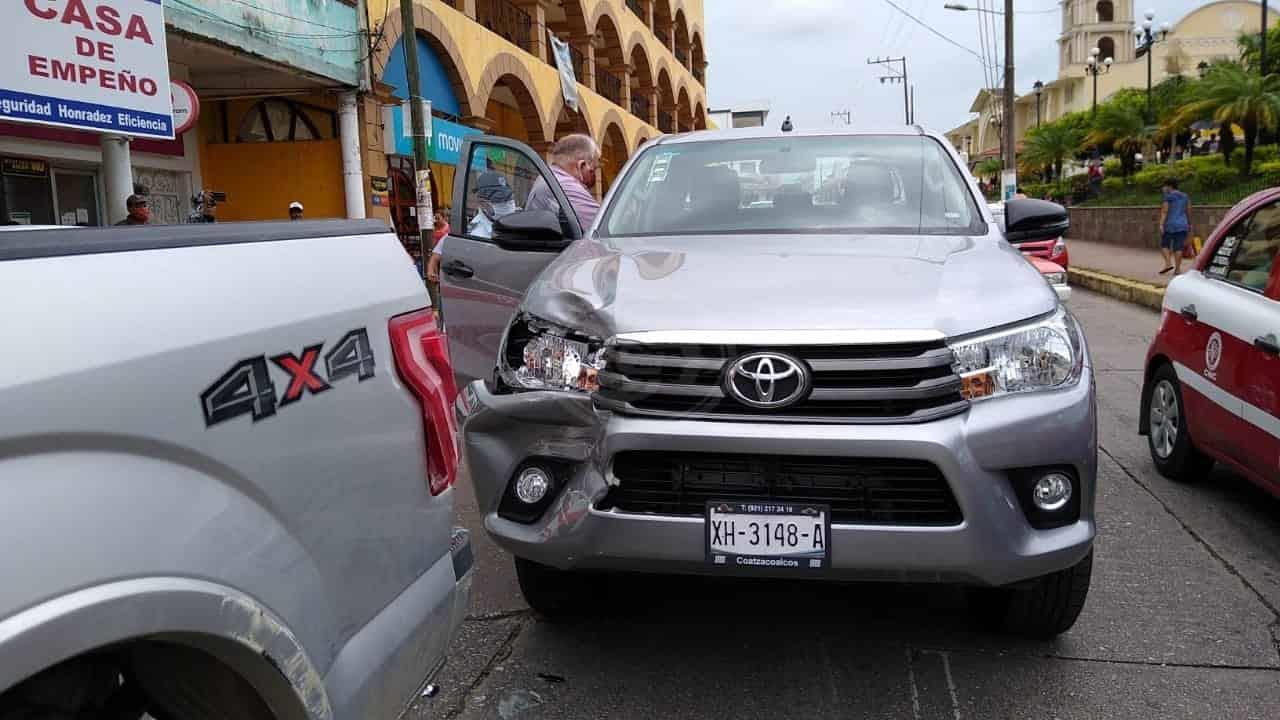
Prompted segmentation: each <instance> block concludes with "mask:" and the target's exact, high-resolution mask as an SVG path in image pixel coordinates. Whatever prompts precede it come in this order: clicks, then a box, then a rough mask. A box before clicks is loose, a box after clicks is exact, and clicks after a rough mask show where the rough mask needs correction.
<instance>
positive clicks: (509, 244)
mask: <svg viewBox="0 0 1280 720" xmlns="http://www.w3.org/2000/svg"><path fill="white" fill-rule="evenodd" d="M493 242H494V243H496V244H497V245H498V247H500V248H502V249H503V250H528V251H533V252H560V251H561V250H563V249H564V248H565V247H566V246H567V245H568V244H569V241H568V240H566V239H565V237H564V228H563V227H561V225H560V217H559V216H558V215H556V214H555V213H553V212H551V211H550V210H517V211H516V212H513V213H511V214H509V215H503V216H502V217H500V218H498V219H497V220H495V221H494V223H493Z"/></svg>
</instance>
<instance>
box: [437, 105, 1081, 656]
mask: <svg viewBox="0 0 1280 720" xmlns="http://www.w3.org/2000/svg"><path fill="white" fill-rule="evenodd" d="M489 172H497V173H501V174H502V176H503V177H504V178H506V179H507V182H508V184H509V185H510V186H511V187H512V188H513V191H514V195H515V198H514V204H515V205H516V206H517V207H522V206H524V205H525V201H526V198H527V196H528V194H529V190H528V188H530V187H534V186H537V183H542V182H545V183H547V184H548V185H549V186H551V187H552V188H553V190H554V193H555V194H556V196H557V199H558V201H559V203H560V206H561V207H562V208H568V207H569V205H568V204H567V202H566V200H565V197H564V194H563V193H562V192H561V189H560V188H559V187H558V183H557V182H556V179H555V176H554V175H552V174H551V173H550V172H549V171H548V168H547V166H546V164H545V163H544V162H543V161H542V158H541V157H539V155H538V153H536V152H534V151H533V150H531V149H530V148H528V147H527V146H525V145H523V144H521V143H518V142H516V141H513V140H509V139H505V138H495V137H483V136H475V137H470V138H468V139H467V140H466V141H465V143H464V144H463V149H462V159H461V161H460V164H459V166H458V173H459V178H460V180H459V182H458V183H457V184H456V185H455V186H454V187H455V195H454V203H453V213H454V216H453V218H452V222H451V226H452V227H453V229H454V234H452V235H450V236H449V239H448V241H447V243H446V246H445V251H444V262H443V265H442V278H443V290H442V293H443V298H444V299H443V305H444V308H443V309H444V315H445V317H446V318H447V320H448V336H449V342H450V349H451V356H452V358H453V360H454V369H455V371H456V373H457V375H458V378H459V384H460V386H464V387H463V390H462V396H461V398H460V400H459V402H458V410H459V414H460V415H461V416H462V418H463V428H462V446H463V452H464V454H465V457H466V466H467V468H468V475H469V476H470V478H471V480H472V482H473V484H474V486H475V492H476V497H477V501H478V503H477V504H478V507H479V510H480V513H481V514H482V516H483V518H484V527H485V528H486V530H487V531H488V532H489V533H490V534H491V535H492V536H493V537H494V539H495V540H496V541H497V543H499V544H500V545H501V546H502V547H504V548H506V549H507V550H508V551H510V552H511V553H512V554H513V555H514V556H515V567H516V573H517V577H518V579H519V582H520V588H521V590H522V592H523V593H524V597H525V599H526V600H527V601H528V602H529V604H530V605H531V606H532V607H534V608H535V609H537V610H539V611H541V612H543V613H546V614H548V615H554V614H564V613H572V612H573V611H575V610H577V609H582V608H585V607H591V606H593V605H594V606H595V607H596V609H599V607H600V606H599V605H598V604H597V603H598V598H599V597H600V596H599V594H598V592H597V587H598V583H599V582H600V580H599V577H598V576H597V575H593V573H594V572H598V571H638V572H670V573H689V574H704V575H717V576H720V575H738V576H747V577H808V578H815V579H825V580H859V579H864V580H865V579H881V580H899V581H919V582H946V583H954V584H959V585H964V586H968V587H970V588H971V589H973V598H974V607H975V610H977V611H978V612H979V613H980V614H981V615H982V617H984V618H988V619H992V620H995V621H996V622H997V623H998V624H999V625H1000V626H1002V627H1004V628H1005V629H1007V630H1012V631H1016V632H1020V633H1024V634H1027V635H1033V636H1039V637H1044V636H1051V635H1056V634H1058V633H1061V632H1064V631H1066V630H1067V629H1068V628H1070V627H1071V626H1072V624H1073V623H1074V622H1075V621H1076V618H1077V617H1078V615H1079V613H1080V610H1081V608H1082V607H1083V605H1084V601H1085V596H1086V594H1087V592H1088V587H1089V582H1090V577H1091V573H1092V557H1093V555H1092V547H1093V538H1094V532H1095V524H1094V497H1095V489H1094V488H1095V485H1094V480H1095V475H1096V469H1097V458H1096V447H1097V445H1096V442H1097V439H1096V422H1095V415H1094V413H1095V403H1094V388H1093V382H1092V377H1091V373H1092V370H1091V368H1090V364H1089V359H1088V358H1089V355H1088V352H1087V350H1086V344H1085V339H1084V335H1083V333H1082V331H1081V329H1080V326H1079V324H1078V323H1077V322H1076V320H1075V318H1074V317H1072V315H1071V313H1070V312H1069V311H1068V310H1067V309H1066V307H1065V306H1064V305H1063V304H1062V303H1061V302H1060V301H1059V300H1058V299H1057V298H1056V297H1055V296H1054V293H1053V292H1052V291H1051V290H1050V288H1049V286H1048V285H1047V284H1046V283H1045V281H1044V279H1043V277H1042V276H1041V275H1040V274H1039V273H1038V272H1036V270H1035V269H1034V268H1033V267H1031V265H1030V263H1028V262H1027V261H1026V260H1025V258H1024V257H1023V256H1020V255H1019V254H1018V253H1017V252H1016V251H1014V250H1013V249H1012V248H1011V247H1010V246H1009V245H1008V244H1007V243H1006V242H1005V239H1004V235H1005V233H1002V232H1001V231H999V230H998V229H997V228H995V227H994V225H993V223H992V218H991V216H990V213H989V212H988V210H987V207H986V204H985V203H984V202H982V201H981V196H980V195H979V193H978V188H977V186H976V185H975V184H974V182H973V179H972V177H970V176H969V175H968V173H966V172H965V171H964V170H963V166H962V165H961V164H960V162H959V158H958V157H957V156H956V154H955V152H954V150H953V149H952V148H951V147H950V145H949V144H948V143H946V142H945V141H944V140H943V139H942V138H940V137H937V136H933V135H929V134H926V133H923V132H921V131H920V130H919V129H917V128H895V129H893V130H887V131H883V132H849V131H843V130H799V129H797V130H794V131H792V132H786V131H783V132H779V131H777V130H774V129H772V128H751V129H737V130H726V131H716V132H694V133H688V134H682V135H678V136H665V137H663V138H661V139H658V140H654V141H651V142H649V143H648V144H646V145H645V147H644V148H642V149H641V150H640V151H639V152H638V153H636V154H635V155H634V156H633V157H632V159H631V160H630V161H629V162H628V164H627V166H626V167H625V168H624V169H623V170H622V174H621V176H620V179H619V181H618V182H617V183H616V184H615V185H614V187H613V188H612V189H611V190H610V192H609V194H608V196H607V197H606V199H605V201H604V205H603V207H602V209H601V210H600V213H599V214H598V215H597V216H596V220H595V223H594V226H593V227H591V228H580V227H578V226H577V224H576V222H575V221H574V218H573V217H572V215H573V213H561V214H560V216H559V217H558V216H557V214H555V213H552V212H549V211H546V210H516V211H514V212H511V213H510V214H506V215H503V216H502V217H500V218H498V219H497V220H496V221H495V222H494V224H493V228H494V232H493V234H492V236H486V235H480V234H477V233H474V232H471V231H470V230H469V228H470V227H472V226H473V225H475V223H472V222H471V221H472V218H473V217H474V216H475V215H476V214H477V213H487V212H489V209H488V208H486V206H485V204H484V202H483V198H480V197H478V196H477V195H476V193H475V192H474V190H471V191H470V192H469V191H468V188H474V187H475V186H476V185H477V184H478V180H479V178H480V177H481V176H482V174H483V173H489ZM747 173H751V174H752V175H757V174H758V175H760V176H763V177H764V178H765V179H766V180H767V182H766V183H759V185H761V186H765V187H769V188H772V189H771V190H769V191H768V192H769V193H770V194H771V197H770V198H768V200H769V202H768V203H767V204H766V203H758V202H744V198H743V186H744V182H745V176H746V174H747ZM819 174H820V175H821V176H822V177H829V176H830V177H835V178H840V179H842V182H841V183H840V184H839V191H838V192H832V193H816V192H810V190H809V189H808V187H806V186H805V185H804V184H802V183H793V182H789V180H790V179H791V178H796V177H809V178H811V177H815V176H819ZM1008 212H1009V231H1008V235H1010V236H1012V237H1014V238H1018V237H1022V236H1024V235H1026V236H1035V235H1040V236H1044V235H1047V234H1050V233H1053V234H1060V233H1061V231H1062V230H1064V229H1065V226H1066V222H1067V214H1066V212H1065V210H1064V209H1063V208H1062V207H1061V206H1058V205H1054V204H1052V203H1046V202H1043V201H1039V200H1017V201H1015V202H1014V203H1010V205H1009V209H1008ZM984 213H985V214H984ZM468 233H470V234H468ZM575 241H576V242H575Z"/></svg>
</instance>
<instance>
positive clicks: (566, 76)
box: [547, 30, 578, 112]
mask: <svg viewBox="0 0 1280 720" xmlns="http://www.w3.org/2000/svg"><path fill="white" fill-rule="evenodd" d="M547 35H548V36H549V37H550V38H551V54H552V55H554V56H555V59H556V69H558V70H559V71H560V92H561V93H563V94H564V104H565V105H567V106H569V109H570V110H573V111H574V112H578V78H577V77H576V75H575V74H574V72H573V55H571V54H570V53H569V43H567V42H564V41H563V40H561V39H560V38H558V37H556V36H555V35H553V34H552V33H551V31H549V30H548V31H547Z"/></svg>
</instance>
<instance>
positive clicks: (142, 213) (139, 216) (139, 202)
mask: <svg viewBox="0 0 1280 720" xmlns="http://www.w3.org/2000/svg"><path fill="white" fill-rule="evenodd" d="M124 206H125V208H126V209H128V211H129V214H128V215H126V216H125V218H124V219H123V220H121V221H120V222H118V223H116V225H146V224H147V221H148V220H150V219H151V208H150V207H148V205H147V199H146V198H144V197H142V196H141V195H130V196H129V199H128V200H125V201H124Z"/></svg>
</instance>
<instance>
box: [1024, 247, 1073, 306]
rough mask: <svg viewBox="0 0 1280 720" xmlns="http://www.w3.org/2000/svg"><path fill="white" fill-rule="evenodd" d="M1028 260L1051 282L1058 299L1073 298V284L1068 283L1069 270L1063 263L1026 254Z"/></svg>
mask: <svg viewBox="0 0 1280 720" xmlns="http://www.w3.org/2000/svg"><path fill="white" fill-rule="evenodd" d="M1023 257H1025V258H1026V259H1027V262H1029V263H1031V264H1032V266H1034V267H1035V269H1036V270H1039V271H1040V276H1041V277H1043V278H1044V281H1045V282H1047V283H1049V287H1051V288H1053V291H1054V292H1055V293H1057V294H1058V299H1059V300H1061V301H1062V302H1066V301H1067V300H1070V299H1071V286H1070V285H1068V284H1067V271H1066V269H1064V268H1063V267H1062V266H1061V265H1059V264H1058V263H1055V262H1050V261H1048V260H1045V259H1043V258H1038V257H1034V256H1031V255H1024V256H1023Z"/></svg>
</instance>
